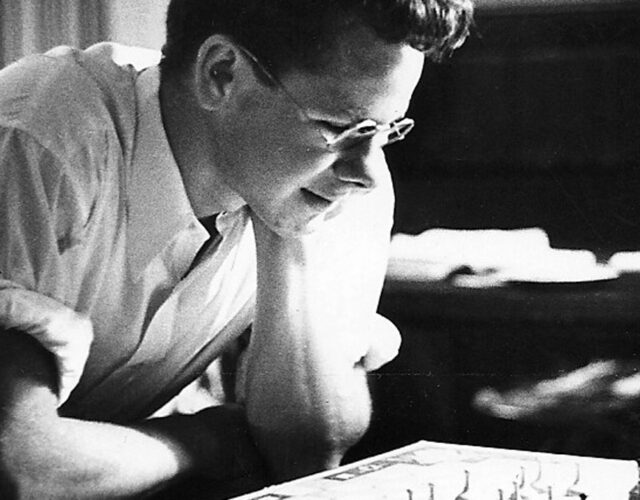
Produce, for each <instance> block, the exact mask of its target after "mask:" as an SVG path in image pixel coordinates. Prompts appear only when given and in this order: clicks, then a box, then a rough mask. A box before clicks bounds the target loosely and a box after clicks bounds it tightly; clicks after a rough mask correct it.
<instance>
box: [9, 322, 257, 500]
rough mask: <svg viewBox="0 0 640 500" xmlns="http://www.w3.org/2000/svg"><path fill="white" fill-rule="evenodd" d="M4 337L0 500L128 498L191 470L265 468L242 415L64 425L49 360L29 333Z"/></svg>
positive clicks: (225, 410) (226, 472)
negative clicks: (131, 422)
mask: <svg viewBox="0 0 640 500" xmlns="http://www.w3.org/2000/svg"><path fill="white" fill-rule="evenodd" d="M0 335H2V342H3V349H2V350H0V380H2V384H0V498H3V499H5V498H6V499H11V498H53V499H55V498H61V499H62V498H64V499H66V498H78V499H82V498H123V497H124V498H126V497H130V496H135V495H138V494H141V493H143V492H148V491H153V490H155V489H157V488H159V487H162V486H163V485H165V484H166V483H167V482H169V481H171V480H172V479H174V478H179V477H180V476H184V475H186V474H189V473H201V474H203V475H206V476H207V477H209V478H211V480H212V481H213V480H220V481H223V480H226V479H230V478H233V477H234V476H237V475H240V474H250V473H253V472H256V470H257V469H258V467H259V460H258V458H257V453H256V451H255V449H254V448H253V446H252V443H251V440H250V439H249V433H248V429H247V425H246V419H245V417H244V411H243V410H241V409H240V408H237V407H227V406H225V407H217V408H210V409H206V410H203V411H202V412H200V413H198V414H196V415H189V416H181V415H177V416H172V417H168V418H165V419H152V420H147V421H144V422H141V423H140V424H139V425H136V426H131V427H124V426H118V425H112V424H107V423H100V422H88V421H81V420H76V419H71V418H62V417H60V416H58V413H57V410H56V403H57V397H56V394H55V391H54V387H55V368H56V367H55V364H54V363H53V358H52V356H51V354H50V353H48V352H46V351H45V350H44V349H43V348H42V347H41V346H40V345H39V344H38V342H37V341H36V340H35V339H33V338H31V337H30V336H28V335H25V334H23V333H21V332H13V331H4V332H2V331H0Z"/></svg>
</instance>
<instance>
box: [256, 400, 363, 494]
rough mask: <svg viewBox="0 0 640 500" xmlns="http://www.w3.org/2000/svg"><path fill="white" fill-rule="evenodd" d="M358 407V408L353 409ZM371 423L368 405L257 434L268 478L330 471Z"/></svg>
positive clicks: (276, 478)
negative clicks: (268, 474)
mask: <svg viewBox="0 0 640 500" xmlns="http://www.w3.org/2000/svg"><path fill="white" fill-rule="evenodd" d="M355 407H357V408H355ZM370 420H371V406H370V403H369V402H368V401H367V402H366V404H364V403H363V404H362V405H357V404H356V405H354V406H353V407H352V409H351V410H350V411H349V412H347V414H346V415H345V414H341V415H339V416H333V417H331V418H320V419H310V420H309V421H307V422H303V423H302V422H297V423H296V422H289V425H288V426H287V427H286V428H285V429H282V430H281V431H274V430H271V431H265V430H264V429H263V430H262V432H260V431H256V432H254V435H256V434H258V435H260V434H261V436H262V439H260V441H262V446H260V449H261V450H262V452H263V455H264V456H265V458H267V462H268V465H269V469H270V472H271V474H270V475H271V479H272V480H274V481H276V482H281V481H288V480H291V479H294V478H297V477H301V476H305V475H308V474H312V473H316V472H320V471H323V470H329V469H333V468H335V467H337V466H339V465H340V463H341V461H342V459H343V457H344V455H345V454H346V452H347V451H348V450H349V449H350V448H351V447H352V446H354V445H355V444H356V443H357V442H358V441H360V439H361V438H362V437H363V436H364V434H365V432H366V431H367V429H368V428H369V424H370Z"/></svg>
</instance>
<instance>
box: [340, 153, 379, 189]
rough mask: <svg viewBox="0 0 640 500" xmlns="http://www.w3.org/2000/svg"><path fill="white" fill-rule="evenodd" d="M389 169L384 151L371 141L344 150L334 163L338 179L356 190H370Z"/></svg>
mask: <svg viewBox="0 0 640 500" xmlns="http://www.w3.org/2000/svg"><path fill="white" fill-rule="evenodd" d="M387 169H388V166H387V161H386V158H385V155H384V151H383V150H382V148H381V147H379V146H376V145H375V144H373V143H372V142H371V141H366V142H365V143H364V144H362V145H358V146H357V147H354V148H351V149H349V150H347V151H345V152H344V154H343V155H341V156H340V157H339V158H338V159H337V160H336V162H335V163H334V165H333V170H334V173H335V175H336V177H337V178H338V179H340V180H341V181H342V182H345V183H348V184H350V185H351V186H352V187H353V188H355V190H366V191H370V190H372V189H374V188H375V187H376V186H377V185H378V184H379V183H380V180H381V178H382V176H383V175H384V174H386V172H387Z"/></svg>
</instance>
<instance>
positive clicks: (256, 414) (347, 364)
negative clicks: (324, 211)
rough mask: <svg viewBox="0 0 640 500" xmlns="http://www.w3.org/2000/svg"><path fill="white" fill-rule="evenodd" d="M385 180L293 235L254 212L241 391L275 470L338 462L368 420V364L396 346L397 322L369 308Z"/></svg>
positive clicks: (379, 276) (389, 202) (293, 472)
mask: <svg viewBox="0 0 640 500" xmlns="http://www.w3.org/2000/svg"><path fill="white" fill-rule="evenodd" d="M386 187H387V189H383V188H381V189H380V190H379V192H377V193H372V194H369V195H367V196H365V197H363V198H361V199H358V200H354V201H353V205H352V206H350V207H349V209H348V211H347V212H345V213H343V214H340V215H339V216H338V217H336V218H335V219H334V220H332V221H330V222H328V223H327V224H326V228H323V229H322V230H320V231H318V232H317V233H314V234H313V235H309V236H305V237H302V238H300V239H285V238H282V237H280V236H278V235H277V234H275V233H274V232H272V231H271V230H270V229H269V228H268V227H266V226H265V225H264V223H262V222H261V221H260V220H259V219H258V218H257V217H254V231H255V236H256V245H257V264H258V286H257V298H256V300H257V303H256V306H257V309H256V319H255V321H254V325H253V333H252V338H251V343H250V346H249V352H248V354H247V367H246V383H245V391H246V394H245V398H246V406H247V415H248V419H249V423H250V425H251V427H252V431H253V432H254V435H255V437H256V439H257V441H258V446H259V447H260V450H261V452H262V454H263V455H264V456H265V458H266V460H267V462H268V464H269V466H270V468H271V473H272V475H273V477H274V478H275V479H277V480H284V479H289V478H291V477H296V476H300V475H303V474H308V473H310V472H314V471H317V470H319V469H322V468H328V467H333V466H336V465H338V463H339V461H340V460H341V458H342V456H343V454H344V453H345V452H346V450H347V449H348V448H349V447H350V446H352V445H353V444H355V442H357V441H358V440H359V439H360V438H361V437H362V435H363V434H364V432H365V431H366V429H367V427H368V423H369V419H370V409H371V404H370V397H369V391H368V387H367V383H366V370H367V369H369V368H374V367H376V366H377V365H380V364H382V363H384V362H386V361H389V360H390V359H391V358H393V356H394V355H395V354H396V353H397V348H398V346H399V336H398V334H397V330H395V328H394V327H393V326H392V325H391V324H390V323H388V322H385V321H384V320H381V318H380V317H379V316H377V315H376V314H375V311H376V308H377V304H378V299H379V294H380V290H381V286H382V281H383V278H384V271H385V269H386V260H387V245H388V242H389V231H390V223H391V213H392V209H393V199H392V193H391V185H390V183H389V185H388V186H386ZM374 331H375V332H376V333H379V334H380V335H376V333H374ZM381 332H382V333H381Z"/></svg>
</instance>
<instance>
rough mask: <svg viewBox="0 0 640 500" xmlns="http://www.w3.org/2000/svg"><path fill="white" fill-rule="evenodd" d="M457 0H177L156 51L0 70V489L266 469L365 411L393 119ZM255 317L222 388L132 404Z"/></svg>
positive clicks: (163, 391)
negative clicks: (208, 400) (140, 58)
mask: <svg viewBox="0 0 640 500" xmlns="http://www.w3.org/2000/svg"><path fill="white" fill-rule="evenodd" d="M470 15H471V6H470V5H469V4H468V3H467V1H466V0H428V1H400V0H398V1H382V0H381V1H364V0H361V1H355V0H353V1H344V0H340V1H337V0H336V1H322V2H321V1H317V0H297V1H295V2H289V1H284V0H278V1H277V0H271V1H265V0H261V1H260V0H243V1H240V2H239V1H238V0H234V1H230V0H227V1H225V0H213V1H212V0H173V1H172V3H171V5H170V7H169V11H168V16H167V27H168V33H167V43H166V46H165V48H164V54H163V60H162V62H161V65H160V68H159V69H158V68H156V67H152V68H148V69H146V70H144V71H140V72H137V71H136V70H134V69H133V67H131V66H118V65H116V64H114V63H113V61H112V58H113V47H111V46H108V45H98V46H95V47H91V48H89V49H88V50H86V51H78V50H73V49H70V48H58V49H55V50H53V51H51V52H49V53H47V54H46V55H43V56H36V57H30V58H27V59H25V60H23V61H21V62H19V63H17V64H15V65H12V66H10V67H8V68H7V69H5V70H4V71H3V73H2V74H1V75H0V125H1V131H0V175H1V176H2V185H1V186H0V235H1V239H0V273H1V274H0V325H1V326H2V330H3V331H2V332H1V335H2V350H1V351H0V378H1V380H2V382H1V383H0V404H1V408H2V411H1V412H0V484H1V488H0V492H1V493H0V496H2V498H12V497H29V498H92V497H100V498H104V497H123V496H133V495H137V494H142V493H146V492H150V491H154V490H156V489H159V488H162V487H163V486H165V485H166V484H167V483H169V482H170V481H172V480H174V479H176V478H180V477H185V476H187V475H190V474H200V475H206V476H207V477H209V478H211V479H212V480H217V481H228V480H233V479H238V478H242V477H243V476H245V475H255V474H257V473H259V471H260V469H261V467H263V466H264V468H265V469H266V472H267V474H268V477H269V480H271V481H277V480H283V479H288V478H291V477H295V476H298V475H301V474H306V473H309V472H312V471H315V470H318V469H321V468H326V467H333V466H335V465H337V464H338V463H339V461H340V459H341V457H342V456H343V454H344V452H345V451H346V450H347V449H348V448H349V447H350V446H351V445H353V444H354V443H355V442H356V441H357V440H358V439H359V438H360V437H361V436H362V434H363V433H364V432H365V430H366V428H367V425H368V422H369V415H370V401H369V394H368V390H367V386H366V372H367V370H371V369H375V368H376V367H378V366H380V365H381V364H383V363H385V362H386V361H388V360H389V359H391V358H392V357H393V356H394V355H395V352H396V351H397V347H398V334H397V331H396V330H395V328H394V327H393V326H392V325H390V323H388V322H387V321H386V320H384V319H383V318H381V317H379V316H377V315H376V314H375V309H376V305H377V301H378V297H379V293H380V288H381V283H382V279H383V274H384V268H385V259H386V254H385V252H386V244H387V242H388V236H389V230H390V224H391V213H392V188H391V180H390V175H389V172H388V169H387V166H386V163H385V161H384V153H383V151H382V147H383V146H385V145H386V144H388V143H390V142H393V141H395V140H398V139H401V138H402V137H403V136H404V135H405V134H406V133H407V132H408V131H409V129H410V128H411V125H412V122H411V120H409V119H406V118H405V117H404V115H405V112H406V110H407V107H408V105H409V100H410V97H411V94H412V92H413V90H414V88H415V85H416V84H417V81H418V79H419V76H420V73H421V71H422V65H423V59H424V54H427V55H428V56H430V57H432V58H438V57H440V56H441V55H442V54H445V53H447V52H449V51H451V50H452V49H454V48H455V47H456V46H458V45H459V44H460V43H462V41H463V40H464V38H465V36H466V34H467V30H468V23H469V21H470ZM249 325H252V330H251V337H250V341H249V342H248V345H247V346H246V349H244V351H243V352H242V353H241V356H240V359H239V368H238V374H237V380H236V384H235V388H236V391H235V392H236V394H235V398H236V400H237V401H238V402H239V404H236V405H221V406H217V407H212V408H209V409H205V410H203V411H200V412H197V413H195V414H191V415H172V416H168V417H166V418H148V417H149V416H150V415H152V414H153V413H154V412H155V411H156V410H157V409H158V408H160V407H161V406H162V405H163V404H165V403H166V402H167V401H168V400H170V399H171V398H172V397H173V396H175V395H176V394H177V393H178V392H179V391H180V390H181V389H182V388H183V387H184V386H186V385H187V384H189V383H190V382H191V381H192V380H194V379H195V378H196V377H197V376H198V375H199V374H200V373H201V372H202V371H203V370H205V368H206V367H207V366H208V365H209V363H211V362H212V360H214V359H216V358H218V357H219V356H220V355H221V354H222V352H223V351H224V350H225V349H227V348H228V347H229V346H231V345H233V344H234V343H235V341H236V340H237V339H238V338H240V334H241V333H242V332H243V331H245V330H246V329H247V327H248V326H249Z"/></svg>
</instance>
